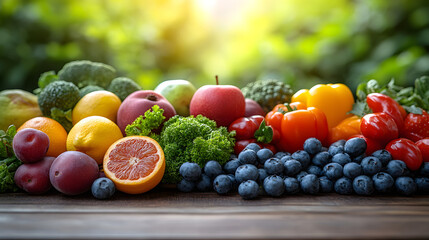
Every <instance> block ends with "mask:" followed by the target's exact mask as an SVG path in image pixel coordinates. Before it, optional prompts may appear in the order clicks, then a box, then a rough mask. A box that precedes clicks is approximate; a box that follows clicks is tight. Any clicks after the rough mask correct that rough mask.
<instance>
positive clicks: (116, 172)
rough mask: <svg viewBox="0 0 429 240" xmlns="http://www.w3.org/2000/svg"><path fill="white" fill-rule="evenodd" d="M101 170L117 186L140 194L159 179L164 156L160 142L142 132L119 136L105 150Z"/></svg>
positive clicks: (121, 189) (128, 191)
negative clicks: (118, 138) (135, 134)
mask: <svg viewBox="0 0 429 240" xmlns="http://www.w3.org/2000/svg"><path fill="white" fill-rule="evenodd" d="M103 170H104V173H105V174H106V176H107V177H108V178H110V179H111V180H112V181H113V182H114V183H115V186H116V188H117V189H118V190H120V191H122V192H125V193H130V194H140V193H144V192H147V191H149V190H151V189H152V188H154V187H155V186H156V185H158V184H159V183H160V182H161V179H162V177H163V176H164V171H165V157H164V151H163V150H162V148H161V146H160V145H159V144H158V142H156V141H155V140H154V139H152V138H150V137H145V136H131V137H125V138H122V139H120V140H118V141H116V142H115V143H113V144H112V146H110V147H109V149H108V150H107V152H106V155H105V156H104V160H103Z"/></svg>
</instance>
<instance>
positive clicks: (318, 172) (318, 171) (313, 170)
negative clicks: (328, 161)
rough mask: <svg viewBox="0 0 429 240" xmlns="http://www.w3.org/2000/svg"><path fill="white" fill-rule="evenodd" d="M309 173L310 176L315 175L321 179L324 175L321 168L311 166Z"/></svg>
mask: <svg viewBox="0 0 429 240" xmlns="http://www.w3.org/2000/svg"><path fill="white" fill-rule="evenodd" d="M307 172H308V173H309V174H314V175H316V176H318V177H320V176H321V175H322V169H321V168H320V167H318V166H316V165H310V166H308V168H307Z"/></svg>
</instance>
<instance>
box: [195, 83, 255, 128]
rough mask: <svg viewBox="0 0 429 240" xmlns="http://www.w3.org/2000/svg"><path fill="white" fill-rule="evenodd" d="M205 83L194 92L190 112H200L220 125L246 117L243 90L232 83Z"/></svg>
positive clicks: (227, 124) (225, 125) (226, 125)
mask: <svg viewBox="0 0 429 240" xmlns="http://www.w3.org/2000/svg"><path fill="white" fill-rule="evenodd" d="M216 83H217V85H205V86H202V87H200V88H199V89H198V90H197V91H196V92H195V94H194V96H193V97H192V100H191V104H190V114H191V115H194V116H197V115H199V114H201V115H203V116H205V117H207V118H209V119H212V120H214V121H216V123H217V125H218V126H224V127H228V126H229V124H231V123H232V122H233V121H234V120H235V119H237V118H240V117H244V113H245V107H246V104H245V101H244V96H243V93H242V92H241V90H240V89H239V88H237V87H235V86H232V85H218V79H217V77H216Z"/></svg>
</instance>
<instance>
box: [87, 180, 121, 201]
mask: <svg viewBox="0 0 429 240" xmlns="http://www.w3.org/2000/svg"><path fill="white" fill-rule="evenodd" d="M115 191H116V188H115V184H114V183H113V182H112V180H110V179H108V178H106V177H101V178H97V179H96V180H95V181H94V182H93V183H92V186H91V192H92V195H93V196H94V197H95V198H97V199H108V198H110V197H112V196H113V194H115Z"/></svg>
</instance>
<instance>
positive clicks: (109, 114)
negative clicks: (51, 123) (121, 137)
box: [72, 90, 121, 125]
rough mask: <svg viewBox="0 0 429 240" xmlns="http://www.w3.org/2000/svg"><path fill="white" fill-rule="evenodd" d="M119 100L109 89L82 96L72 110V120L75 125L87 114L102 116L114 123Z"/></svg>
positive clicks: (87, 115) (119, 103)
mask: <svg viewBox="0 0 429 240" xmlns="http://www.w3.org/2000/svg"><path fill="white" fill-rule="evenodd" d="M120 105H121V100H120V99H119V97H118V96H116V95H115V94H114V93H112V92H109V91H104V90H101V91H95V92H91V93H88V94H86V95H85V96H83V97H82V98H81V99H80V100H79V102H78V103H77V104H76V106H75V107H74V108H73V111H72V122H73V125H75V124H76V123H77V122H79V121H80V120H82V119H84V118H86V117H89V116H102V117H106V118H108V119H110V120H111V121H113V122H115V123H116V115H117V113H118V109H119V106H120Z"/></svg>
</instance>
